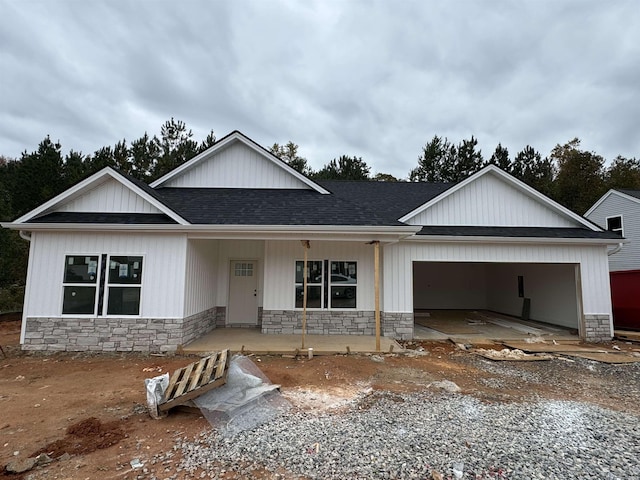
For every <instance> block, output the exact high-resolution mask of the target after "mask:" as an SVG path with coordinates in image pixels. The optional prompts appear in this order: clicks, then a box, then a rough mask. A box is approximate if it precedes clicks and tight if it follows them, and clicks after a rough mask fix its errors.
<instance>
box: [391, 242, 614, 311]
mask: <svg viewBox="0 0 640 480" xmlns="http://www.w3.org/2000/svg"><path fill="white" fill-rule="evenodd" d="M605 251H606V247H604V246H593V247H591V246H583V247H581V246H569V245H567V246H562V245H502V244H483V243H438V244H431V243H419V242H413V243H412V242H403V243H399V244H394V245H388V246H386V247H384V272H385V275H384V277H383V279H384V280H383V292H384V293H383V296H384V305H385V311H387V312H411V311H412V310H413V299H412V286H413V276H412V271H413V268H412V263H413V262H414V261H425V262H500V263H569V264H579V265H580V268H581V283H582V296H583V305H584V313H590V314H609V315H610V314H611V295H610V287H609V274H608V266H607V256H606V253H605Z"/></svg>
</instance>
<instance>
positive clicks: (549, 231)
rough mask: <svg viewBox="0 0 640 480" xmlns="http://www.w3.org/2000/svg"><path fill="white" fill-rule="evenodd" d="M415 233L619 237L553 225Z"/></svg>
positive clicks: (427, 229)
mask: <svg viewBox="0 0 640 480" xmlns="http://www.w3.org/2000/svg"><path fill="white" fill-rule="evenodd" d="M417 235H437V236H456V237H525V238H594V239H621V238H622V237H621V236H620V235H618V234H617V233H614V232H607V231H604V232H595V231H593V230H589V229H587V228H560V227H557V228H554V227H476V226H461V225H450V226H444V225H437V226H428V227H422V230H420V231H419V232H418V233H417Z"/></svg>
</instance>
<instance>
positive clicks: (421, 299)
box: [413, 262, 579, 328]
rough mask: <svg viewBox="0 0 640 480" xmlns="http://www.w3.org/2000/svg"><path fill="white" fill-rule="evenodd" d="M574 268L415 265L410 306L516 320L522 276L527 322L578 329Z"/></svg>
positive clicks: (521, 264) (530, 265) (519, 310)
mask: <svg viewBox="0 0 640 480" xmlns="http://www.w3.org/2000/svg"><path fill="white" fill-rule="evenodd" d="M575 270H576V268H575V265H573V264H526V263H513V264H507V263H504V264H503V263H462V262H460V263H458V262H414V264H413V272H414V277H413V299H414V308H415V309H418V310H419V309H427V310H428V309H434V310H437V309H449V310H491V311H495V312H499V313H504V314H507V315H513V316H516V317H519V316H520V315H521V313H522V304H523V298H522V297H520V296H519V292H518V276H522V277H523V279H524V297H526V298H530V299H531V311H530V318H531V319H532V320H538V321H542V322H547V323H552V324H555V325H562V326H566V327H570V328H577V327H578V323H579V322H578V307H577V293H576V279H575Z"/></svg>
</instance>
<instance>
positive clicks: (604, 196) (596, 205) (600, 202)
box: [584, 188, 640, 217]
mask: <svg viewBox="0 0 640 480" xmlns="http://www.w3.org/2000/svg"><path fill="white" fill-rule="evenodd" d="M611 195H618V196H619V197H622V198H624V199H626V200H630V201H632V202H635V203H640V198H636V197H632V196H631V195H627V194H626V193H624V192H620V191H618V190H614V189H613V188H612V189H611V190H609V191H608V192H607V193H605V194H604V195H603V196H601V197H600V199H599V200H598V201H597V202H596V203H594V204H593V206H592V207H591V208H590V209H589V210H587V211H586V213H585V214H584V216H585V217H587V216H589V215H591V213H593V211H594V210H595V209H596V208H598V207H599V206H600V205H601V204H602V202H604V201H605V200H606V199H607V198H609V197H610V196H611Z"/></svg>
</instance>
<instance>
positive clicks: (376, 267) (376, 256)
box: [373, 241, 380, 352]
mask: <svg viewBox="0 0 640 480" xmlns="http://www.w3.org/2000/svg"><path fill="white" fill-rule="evenodd" d="M373 285H374V297H375V309H376V310H375V318H376V351H378V352H379V351H380V242H379V241H375V242H373Z"/></svg>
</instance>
